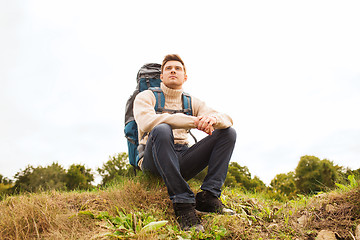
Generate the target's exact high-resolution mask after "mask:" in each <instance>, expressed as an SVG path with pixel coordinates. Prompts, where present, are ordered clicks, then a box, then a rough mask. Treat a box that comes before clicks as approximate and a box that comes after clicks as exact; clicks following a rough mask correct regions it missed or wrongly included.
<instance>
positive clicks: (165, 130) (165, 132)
mask: <svg viewBox="0 0 360 240" xmlns="http://www.w3.org/2000/svg"><path fill="white" fill-rule="evenodd" d="M151 135H152V136H153V137H156V138H158V137H160V138H163V137H165V138H168V137H172V128H171V126H170V125H169V124H166V123H161V124H159V125H157V126H155V127H154V128H153V130H152V131H151Z"/></svg>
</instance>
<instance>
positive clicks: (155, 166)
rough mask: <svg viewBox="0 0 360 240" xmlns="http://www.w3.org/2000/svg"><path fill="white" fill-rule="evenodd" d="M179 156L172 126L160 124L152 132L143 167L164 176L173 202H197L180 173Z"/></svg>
mask: <svg viewBox="0 0 360 240" xmlns="http://www.w3.org/2000/svg"><path fill="white" fill-rule="evenodd" d="M179 156H180V155H179V154H178V153H177V151H176V150H175V145H174V136H173V133H172V128H171V127H170V125H168V124H164V123H163V124H159V125H157V126H156V127H155V128H154V129H153V130H152V131H151V132H150V135H149V139H148V142H147V144H146V147H145V153H144V160H143V163H142V168H143V170H144V172H146V171H150V172H152V173H155V174H158V175H160V176H161V177H162V178H163V180H164V182H165V185H166V187H167V190H168V193H169V196H170V199H171V200H172V202H173V203H195V196H194V193H193V192H192V191H191V189H190V186H189V185H188V183H187V182H186V181H185V179H184V178H183V176H182V175H181V173H180V164H179Z"/></svg>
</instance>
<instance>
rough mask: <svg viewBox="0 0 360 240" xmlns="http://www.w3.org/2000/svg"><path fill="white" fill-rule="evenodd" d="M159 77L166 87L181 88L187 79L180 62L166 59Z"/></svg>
mask: <svg viewBox="0 0 360 240" xmlns="http://www.w3.org/2000/svg"><path fill="white" fill-rule="evenodd" d="M160 79H161V80H162V81H163V83H164V84H165V85H166V86H167V87H168V88H172V89H181V88H182V85H183V84H184V82H185V81H186V80H187V75H186V74H185V70H184V67H183V65H182V64H181V62H178V61H168V62H167V63H166V64H165V66H164V68H163V72H162V74H161V75H160Z"/></svg>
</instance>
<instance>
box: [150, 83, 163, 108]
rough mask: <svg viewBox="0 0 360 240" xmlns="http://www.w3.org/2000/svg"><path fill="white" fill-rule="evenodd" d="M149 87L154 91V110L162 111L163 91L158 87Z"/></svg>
mask: <svg viewBox="0 0 360 240" xmlns="http://www.w3.org/2000/svg"><path fill="white" fill-rule="evenodd" d="M149 89H150V90H151V91H152V92H153V93H154V96H155V99H156V103H155V112H157V113H162V112H163V110H164V109H165V108H164V107H165V95H164V93H163V91H162V90H161V88H159V87H151V88H149ZM159 103H160V104H159ZM159 105H160V106H159Z"/></svg>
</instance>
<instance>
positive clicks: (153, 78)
mask: <svg viewBox="0 0 360 240" xmlns="http://www.w3.org/2000/svg"><path fill="white" fill-rule="evenodd" d="M160 74H161V65H160V64H157V63H148V64H145V65H144V66H142V67H141V68H140V70H139V71H138V74H137V78H136V81H137V86H136V89H135V91H134V92H133V94H132V95H131V96H130V97H129V99H128V100H127V102H126V107H125V128H124V132H125V137H126V138H127V145H128V156H129V163H130V164H131V165H132V166H133V167H134V168H135V169H137V168H138V161H139V159H141V157H142V156H139V151H138V147H139V139H138V128H137V123H136V121H135V118H134V113H133V106H134V100H135V98H136V96H137V95H138V94H139V93H140V92H142V91H145V90H147V89H150V90H151V91H152V92H153V93H154V96H155V99H156V104H155V107H154V109H155V111H156V113H159V114H160V113H163V112H169V113H185V114H187V115H192V104H191V97H190V95H189V94H187V93H185V92H184V93H183V95H182V98H183V109H182V110H171V109H165V108H164V106H165V95H164V93H163V92H162V90H161V88H160V83H161V79H160ZM191 135H192V134H191ZM143 137H145V136H143ZM195 141H196V140H195Z"/></svg>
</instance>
